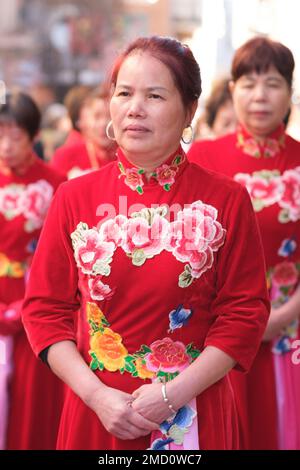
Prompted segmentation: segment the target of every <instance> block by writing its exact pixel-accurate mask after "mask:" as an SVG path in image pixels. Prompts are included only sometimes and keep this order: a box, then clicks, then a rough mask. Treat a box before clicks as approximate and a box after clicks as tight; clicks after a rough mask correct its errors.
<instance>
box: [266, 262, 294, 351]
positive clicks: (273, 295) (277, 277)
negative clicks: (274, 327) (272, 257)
mask: <svg viewBox="0 0 300 470" xmlns="http://www.w3.org/2000/svg"><path fill="white" fill-rule="evenodd" d="M299 277H300V263H293V262H291V261H283V262H281V263H279V264H277V265H276V266H275V267H274V268H270V269H269V270H268V271H267V281H268V285H269V290H270V299H271V304H272V308H279V307H281V306H282V305H283V304H285V303H286V302H287V301H288V300H289V299H290V297H291V296H292V295H293V293H294V292H295V289H296V287H297V285H298V283H299ZM298 324H299V322H298V320H295V321H293V322H292V323H291V324H290V325H288V326H287V327H286V328H284V329H283V330H282V332H281V335H280V337H279V338H278V339H277V340H276V341H275V343H274V346H273V352H275V353H277V354H283V353H284V352H286V351H290V349H291V342H290V339H294V338H296V337H297V331H298Z"/></svg>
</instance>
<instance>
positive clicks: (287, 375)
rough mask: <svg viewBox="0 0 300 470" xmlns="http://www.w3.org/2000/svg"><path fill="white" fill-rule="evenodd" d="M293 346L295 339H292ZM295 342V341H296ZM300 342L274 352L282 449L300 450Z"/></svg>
mask: <svg viewBox="0 0 300 470" xmlns="http://www.w3.org/2000/svg"><path fill="white" fill-rule="evenodd" d="M291 343H292V347H293V340H292V341H291ZM294 344H295V343H294ZM299 348H300V343H299V344H298V345H297V349H298V353H297V349H295V348H293V349H292V350H291V351H286V352H284V353H283V354H274V355H273V356H274V369H275V382H276V392H277V408H278V441H279V442H278V443H279V449H280V450H300V363H297V362H300V352H299Z"/></svg>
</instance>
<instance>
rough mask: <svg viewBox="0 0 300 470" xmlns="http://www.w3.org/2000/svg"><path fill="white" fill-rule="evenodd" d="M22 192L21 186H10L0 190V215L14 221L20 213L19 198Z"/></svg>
mask: <svg viewBox="0 0 300 470" xmlns="http://www.w3.org/2000/svg"><path fill="white" fill-rule="evenodd" d="M23 191H24V186H23V185H17V184H10V185H8V186H5V187H4V188H1V189H0V213H2V214H3V215H4V217H5V218H6V219H7V220H11V219H14V218H15V217H16V216H18V215H20V214H21V212H22V209H21V206H20V197H21V195H22V192H23Z"/></svg>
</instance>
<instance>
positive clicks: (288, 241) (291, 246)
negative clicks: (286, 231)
mask: <svg viewBox="0 0 300 470" xmlns="http://www.w3.org/2000/svg"><path fill="white" fill-rule="evenodd" d="M296 249H297V243H296V241H295V240H294V239H293V238H285V239H284V240H283V242H282V243H281V245H280V248H279V250H278V256H282V257H284V258H286V257H288V256H290V255H291V254H293V253H294V251H296Z"/></svg>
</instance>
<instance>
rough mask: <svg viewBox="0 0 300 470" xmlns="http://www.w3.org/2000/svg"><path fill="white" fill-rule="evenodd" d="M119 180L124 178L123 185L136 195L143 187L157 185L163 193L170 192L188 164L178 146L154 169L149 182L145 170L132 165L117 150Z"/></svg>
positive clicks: (141, 192) (142, 190)
mask: <svg viewBox="0 0 300 470" xmlns="http://www.w3.org/2000/svg"><path fill="white" fill-rule="evenodd" d="M117 158H118V168H119V171H120V175H119V178H124V183H125V184H126V185H127V186H128V187H129V188H130V189H131V190H132V191H137V192H138V194H140V195H141V194H143V192H144V189H143V188H144V186H146V185H148V184H158V185H159V186H161V187H162V189H163V190H164V191H170V190H171V188H172V186H173V184H174V183H175V181H176V179H177V178H178V176H179V175H180V174H181V173H182V171H183V170H184V168H185V167H186V165H187V164H188V162H187V158H186V154H185V152H184V151H183V149H182V147H181V146H179V147H178V149H177V150H176V152H174V153H172V155H170V156H169V157H168V158H167V159H166V160H165V161H164V162H163V163H162V164H161V165H159V166H158V167H157V168H155V169H154V170H153V171H152V173H151V175H150V178H149V180H148V179H147V178H146V176H145V173H146V171H145V169H144V168H140V167H137V166H135V165H133V164H132V163H131V162H129V161H128V159H127V158H126V157H125V155H124V153H123V152H122V150H121V149H120V148H118V150H117Z"/></svg>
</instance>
